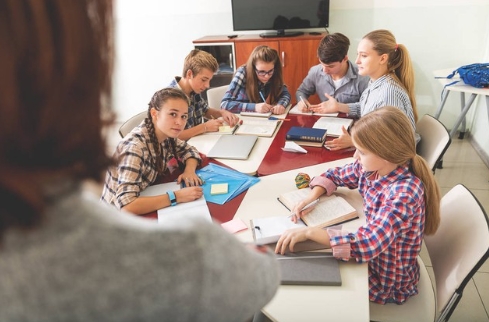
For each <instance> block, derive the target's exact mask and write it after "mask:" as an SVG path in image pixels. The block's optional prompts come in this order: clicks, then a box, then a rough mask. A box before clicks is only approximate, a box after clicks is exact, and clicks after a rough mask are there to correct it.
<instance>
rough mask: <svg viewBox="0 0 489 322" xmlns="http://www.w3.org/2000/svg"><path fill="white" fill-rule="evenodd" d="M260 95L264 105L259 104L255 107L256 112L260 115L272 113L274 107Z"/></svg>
mask: <svg viewBox="0 0 489 322" xmlns="http://www.w3.org/2000/svg"><path fill="white" fill-rule="evenodd" d="M258 93H259V94H260V97H261V99H262V101H263V103H257V104H256V106H255V110H256V111H257V112H258V113H268V112H270V111H272V109H273V106H272V105H270V104H268V103H267V100H266V99H265V96H263V93H262V92H260V91H259V92H258Z"/></svg>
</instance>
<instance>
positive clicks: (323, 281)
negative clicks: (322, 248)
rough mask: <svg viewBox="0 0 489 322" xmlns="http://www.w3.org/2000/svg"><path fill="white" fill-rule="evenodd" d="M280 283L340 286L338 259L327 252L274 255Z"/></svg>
mask: <svg viewBox="0 0 489 322" xmlns="http://www.w3.org/2000/svg"><path fill="white" fill-rule="evenodd" d="M276 258H277V261H278V262H279V265H280V271H281V274H280V275H281V284H282V285H328V286H341V284H342V283H341V272H340V267H339V265H338V260H337V259H336V258H334V257H333V256H332V255H331V254H328V253H318V252H315V253H313V252H309V253H307V252H306V253H300V254H287V255H276Z"/></svg>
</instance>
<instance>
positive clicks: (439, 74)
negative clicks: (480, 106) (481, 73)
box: [433, 68, 489, 95]
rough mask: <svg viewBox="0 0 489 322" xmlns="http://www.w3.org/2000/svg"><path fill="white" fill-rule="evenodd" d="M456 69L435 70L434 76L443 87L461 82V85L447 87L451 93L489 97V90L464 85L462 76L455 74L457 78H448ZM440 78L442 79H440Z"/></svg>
mask: <svg viewBox="0 0 489 322" xmlns="http://www.w3.org/2000/svg"><path fill="white" fill-rule="evenodd" d="M455 69H456V68H449V69H439V70H435V71H434V72H433V75H434V76H435V78H436V79H437V80H438V81H439V82H440V84H441V85H443V86H445V85H447V84H450V83H452V82H454V81H457V80H460V82H459V83H456V84H453V85H450V86H447V87H445V88H446V89H447V90H449V91H453V92H462V93H470V94H479V95H489V88H477V87H474V86H470V85H466V84H465V83H464V81H463V80H461V79H460V76H459V75H458V74H455V76H453V78H450V79H448V78H446V77H447V76H448V75H450V74H451V73H452V72H453V71H454V70H455ZM438 77H440V78H438Z"/></svg>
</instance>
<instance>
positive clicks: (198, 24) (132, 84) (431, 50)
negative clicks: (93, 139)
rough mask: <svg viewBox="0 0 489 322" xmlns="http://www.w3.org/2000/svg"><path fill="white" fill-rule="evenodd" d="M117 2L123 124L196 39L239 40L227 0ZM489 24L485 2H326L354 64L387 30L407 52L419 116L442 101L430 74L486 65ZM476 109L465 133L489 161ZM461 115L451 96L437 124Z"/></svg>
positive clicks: (481, 115) (487, 138)
mask: <svg viewBox="0 0 489 322" xmlns="http://www.w3.org/2000/svg"><path fill="white" fill-rule="evenodd" d="M116 1H117V2H116V50H117V60H116V75H115V76H116V78H115V79H116V81H115V84H114V86H115V88H114V94H115V97H114V105H115V110H116V111H117V112H118V115H119V119H120V120H125V119H127V118H129V117H130V116H132V115H133V114H136V113H137V112H138V111H140V110H144V109H146V107H147V103H148V102H149V100H150V98H151V96H152V95H153V93H154V92H155V91H156V90H158V89H160V88H162V87H164V86H166V85H168V83H169V82H170V81H171V79H172V77H174V76H176V75H180V74H181V69H182V65H183V59H184V57H185V56H186V55H187V54H188V52H189V51H190V50H191V49H192V48H193V44H192V41H193V40H194V39H197V38H200V37H203V36H206V35H228V34H242V33H243V32H234V31H233V27H232V26H233V25H232V17H231V1H230V0H208V1H200V0H184V1H179V2H175V1H171V2H168V1H161V0H138V1H134V0H116ZM244 1H245V0H244ZM297 1H300V0H297ZM488 21H489V1H487V0H428V1H427V0H411V1H401V0H363V1H358V0H331V12H330V28H329V31H330V32H342V33H344V34H345V35H347V36H348V37H349V38H350V40H351V43H352V45H351V48H350V52H349V56H350V58H351V59H352V60H354V59H355V56H356V47H357V45H358V42H359V40H360V39H361V38H362V36H363V35H365V34H366V33H367V32H369V31H371V30H374V29H380V28H383V29H389V30H391V31H392V32H393V33H394V35H395V36H396V38H397V41H398V43H403V44H405V45H406V46H407V48H408V49H409V51H410V54H411V58H412V60H413V62H414V68H415V73H416V93H417V101H418V109H419V113H420V115H422V114H425V113H430V114H434V113H435V111H436V107H437V106H438V104H439V101H440V92H441V90H442V87H441V85H439V84H438V82H437V81H436V80H434V78H433V75H432V72H433V70H437V69H445V68H451V67H458V66H461V65H465V64H469V63H474V62H481V61H483V60H484V61H489V54H488V52H489V23H488ZM253 33H257V31H255V32H253ZM475 104H477V105H475V106H477V108H472V109H471V111H470V112H469V115H468V117H467V120H468V126H469V129H471V132H472V133H473V136H474V138H475V140H476V141H477V142H478V144H479V145H480V146H481V147H482V148H483V150H484V151H485V152H486V153H487V154H489V135H488V132H489V131H488V129H489V124H488V115H487V111H486V107H485V102H483V100H479V102H476V103H475ZM475 106H474V107H475ZM459 111H460V100H459V98H458V95H450V96H449V98H448V100H447V103H446V105H445V108H444V111H443V113H442V115H441V118H440V119H441V121H442V122H443V123H444V124H445V125H446V126H447V127H448V128H451V126H452V124H453V122H454V120H455V117H456V116H457V114H458V113H459ZM472 123H473V124H472Z"/></svg>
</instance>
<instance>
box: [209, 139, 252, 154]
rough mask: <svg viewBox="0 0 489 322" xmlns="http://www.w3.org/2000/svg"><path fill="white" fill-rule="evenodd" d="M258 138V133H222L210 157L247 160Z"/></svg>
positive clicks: (211, 150)
mask: <svg viewBox="0 0 489 322" xmlns="http://www.w3.org/2000/svg"><path fill="white" fill-rule="evenodd" d="M256 140H258V136H256V135H222V136H221V137H220V138H219V139H218V140H217V142H216V144H215V145H214V146H213V147H212V148H211V149H210V151H209V153H207V156H208V157H209V158H220V159H233V160H246V159H248V157H249V155H250V153H251V150H253V146H254V145H255V143H256Z"/></svg>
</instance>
